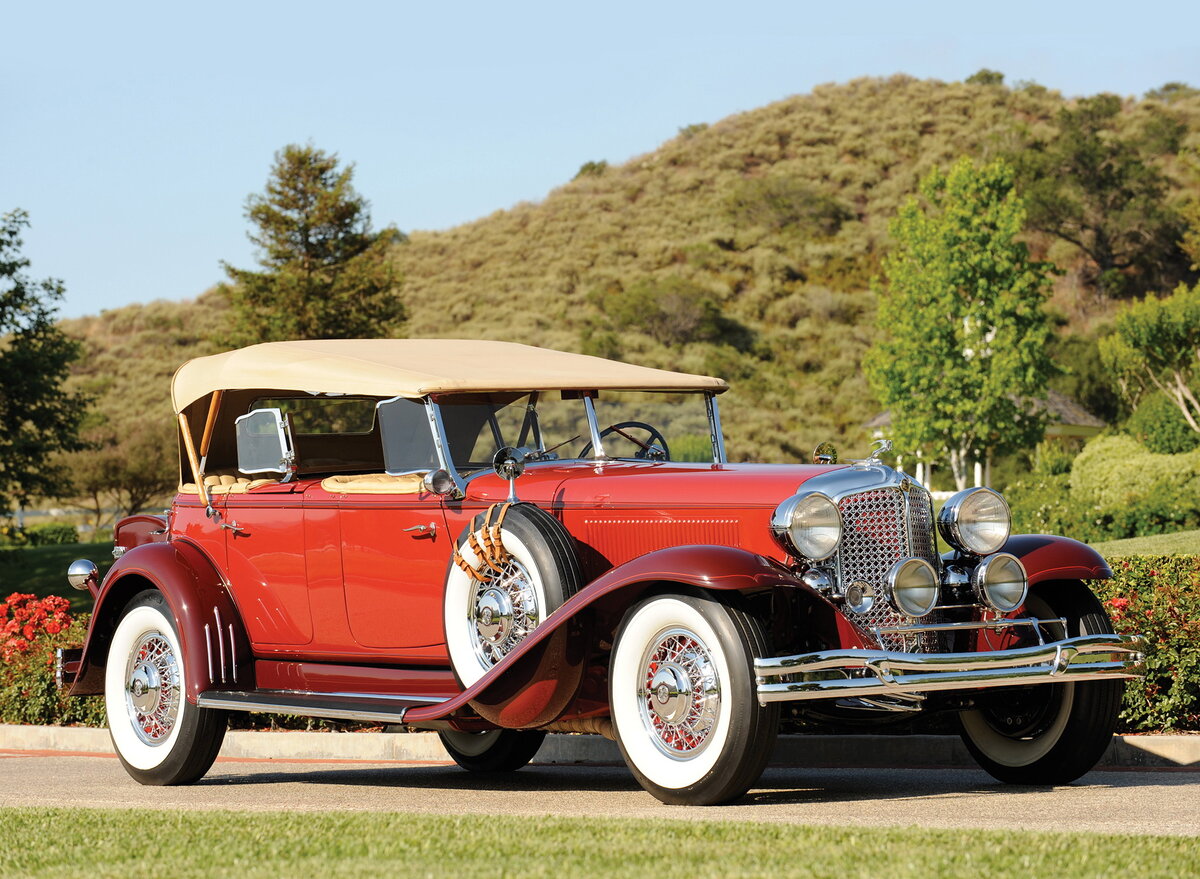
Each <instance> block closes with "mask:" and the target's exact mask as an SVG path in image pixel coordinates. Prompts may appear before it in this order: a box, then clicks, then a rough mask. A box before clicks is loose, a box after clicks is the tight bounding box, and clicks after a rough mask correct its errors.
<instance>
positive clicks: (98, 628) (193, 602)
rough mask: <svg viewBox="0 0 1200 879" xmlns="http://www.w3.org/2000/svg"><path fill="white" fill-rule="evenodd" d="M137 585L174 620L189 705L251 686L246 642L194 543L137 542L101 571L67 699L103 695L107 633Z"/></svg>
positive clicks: (224, 588)
mask: <svg viewBox="0 0 1200 879" xmlns="http://www.w3.org/2000/svg"><path fill="white" fill-rule="evenodd" d="M145 589H157V590H158V591H159V592H161V593H162V594H163V597H164V598H165V599H166V601H167V605H168V607H170V609H171V613H172V614H173V615H174V617H175V627H176V630H177V631H178V633H179V644H180V647H181V648H182V650H183V661H184V667H185V668H186V669H189V670H190V671H189V674H188V675H187V681H186V687H187V690H186V695H187V698H188V701H189V702H192V703H195V701H196V697H197V696H198V695H199V694H200V693H203V692H205V691H206V690H210V689H214V688H222V687H233V686H234V685H235V684H236V685H237V687H238V688H239V689H243V688H244V689H253V688H254V662H253V658H252V656H251V655H250V641H249V639H248V638H247V637H246V632H245V629H244V627H243V626H242V618H241V615H240V614H239V613H238V610H237V607H236V606H235V605H234V603H233V600H232V598H230V595H229V590H228V588H227V585H226V584H225V582H224V581H223V580H222V578H221V575H220V574H219V573H218V571H217V568H216V567H215V566H214V565H213V563H212V561H211V560H210V559H209V558H208V556H207V555H205V553H204V552H203V551H202V550H201V549H200V548H198V547H197V546H195V545H194V544H192V543H189V542H187V541H185V540H178V539H176V540H172V541H170V542H169V543H145V544H142V545H140V546H137V547H135V548H133V549H131V550H129V551H128V552H127V553H125V555H123V556H122V557H121V558H120V559H118V560H117V562H116V563H115V564H114V565H113V566H112V568H111V569H110V570H109V572H108V575H107V576H106V577H105V578H104V582H103V583H102V584H101V585H100V591H99V594H98V595H97V597H96V606H95V609H94V610H93V612H92V619H91V622H90V623H89V625H88V632H87V638H86V639H85V641H84V644H83V657H82V659H81V660H80V665H79V674H78V676H77V677H76V679H75V683H74V684H73V685H72V686H71V695H72V696H87V695H94V694H99V693H103V692H104V666H105V663H106V661H107V659H108V645H109V643H110V642H111V640H112V635H113V632H114V631H115V630H116V628H117V623H118V621H119V620H120V618H121V614H122V612H123V611H124V610H125V607H126V605H128V603H129V601H130V599H131V598H133V596H135V595H137V594H138V593H139V592H142V591H143V590H145Z"/></svg>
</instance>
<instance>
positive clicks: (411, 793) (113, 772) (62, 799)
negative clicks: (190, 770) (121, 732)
mask: <svg viewBox="0 0 1200 879" xmlns="http://www.w3.org/2000/svg"><path fill="white" fill-rule="evenodd" d="M2 806H67V807H95V806H110V807H117V808H123V807H148V808H156V809H245V810H259V811H262V810H293V811H310V810H327V809H345V810H354V811H397V812H429V813H442V814H448V813H463V814H466V813H478V814H525V815H545V814H554V815H564V816H570V815H575V816H581V817H592V816H596V815H611V816H614V817H640V816H646V817H663V818H683V819H692V820H696V819H705V820H714V819H715V820H737V821H747V820H748V821H764V822H779V823H797V824H838V825H843V826H850V825H857V826H862V827H871V826H882V825H919V826H922V827H981V828H1014V829H1026V830H1086V831H1097V832H1105V833H1149V834H1181V835H1192V836H1196V835H1200V772H1197V771H1188V770H1184V771H1170V770H1163V771H1150V772H1093V773H1091V774H1090V775H1087V776H1085V777H1084V778H1083V780H1082V782H1081V783H1077V784H1075V785H1071V786H1068V787H1060V788H1055V789H1052V790H1042V789H1033V788H1020V787H1009V786H1006V785H1002V784H999V783H998V782H995V781H993V780H992V779H991V778H990V777H989V776H987V775H985V774H984V773H982V772H979V771H975V770H961V769H936V770H929V769H794V768H773V769H770V770H768V771H767V773H766V775H765V776H764V777H763V779H762V781H761V782H760V785H759V787H758V788H756V789H755V790H753V791H751V792H750V794H749V795H748V796H747V797H746V799H745V800H743V801H742V802H740V803H738V804H737V805H733V806H725V807H719V808H708V809H689V808H682V807H671V806H664V805H662V804H661V803H659V802H658V801H657V800H655V799H653V798H652V797H651V796H650V795H649V794H647V793H645V792H644V791H642V790H641V789H640V788H638V787H637V785H636V784H635V783H634V781H633V779H632V777H631V776H630V775H629V773H628V772H627V771H626V770H625V768H624V767H623V766H530V767H527V768H525V769H523V770H521V771H520V772H517V773H514V774H512V775H509V776H506V777H504V778H502V779H499V780H496V779H481V778H479V777H474V776H471V775H469V774H467V773H465V772H463V771H462V770H460V769H458V768H457V767H455V766H453V765H444V764H431V763H350V762H342V763H333V762H307V763H305V762H278V761H250V760H230V759H224V758H223V759H221V760H218V761H217V763H216V765H215V766H214V767H213V768H212V770H210V772H209V774H208V775H207V776H206V777H205V778H204V779H203V780H202V781H201V782H200V783H199V784H196V785H193V786H191V787H175V788H155V787H142V786H140V785H138V784H136V783H134V782H133V781H132V780H131V779H130V778H129V777H128V776H127V775H126V774H125V772H124V770H123V769H122V768H121V766H120V764H119V763H118V762H117V760H116V759H115V758H114V757H100V756H79V755H66V754H50V753H47V752H30V751H0V807H2Z"/></svg>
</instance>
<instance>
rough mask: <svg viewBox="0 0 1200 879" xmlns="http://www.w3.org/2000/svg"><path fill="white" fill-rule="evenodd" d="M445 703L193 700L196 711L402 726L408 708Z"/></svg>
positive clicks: (270, 693) (256, 693) (280, 694)
mask: <svg viewBox="0 0 1200 879" xmlns="http://www.w3.org/2000/svg"><path fill="white" fill-rule="evenodd" d="M445 701H446V700H445V699H444V698H442V697H440V696H383V695H378V694H363V693H296V692H292V691H289V690H251V691H248V692H229V691H225V690H214V691H211V692H208V693H201V694H200V695H199V697H197V699H196V704H197V705H198V706H199V707H200V708H219V709H222V710H224V711H265V712H269V713H271V714H294V715H297V716H299V717H322V718H326V719H329V720H355V721H363V722H368V723H403V722H404V712H406V711H407V710H408V709H410V708H416V707H418V706H425V705H434V704H437V703H439V702H445Z"/></svg>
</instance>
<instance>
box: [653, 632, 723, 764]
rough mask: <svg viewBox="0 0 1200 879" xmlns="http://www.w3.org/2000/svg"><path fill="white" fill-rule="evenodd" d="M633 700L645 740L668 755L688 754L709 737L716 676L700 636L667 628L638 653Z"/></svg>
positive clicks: (717, 695) (717, 704) (717, 701)
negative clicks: (639, 680) (638, 676)
mask: <svg viewBox="0 0 1200 879" xmlns="http://www.w3.org/2000/svg"><path fill="white" fill-rule="evenodd" d="M640 667H641V668H642V686H641V687H640V688H639V689H638V697H639V698H638V704H639V707H640V710H641V716H642V725H643V727H645V729H646V732H647V733H648V734H649V735H650V739H651V741H653V742H654V744H655V745H656V746H657V747H658V749H659V750H660V751H662V752H663V753H665V754H666V755H667V756H669V757H675V758H678V759H683V758H688V757H694V756H696V755H697V754H699V753H700V752H701V751H703V750H704V749H705V748H706V747H707V746H708V744H709V742H710V741H711V739H712V732H713V730H714V729H716V725H717V718H718V717H719V716H720V713H721V682H720V678H719V676H718V674H717V667H716V664H715V663H714V662H713V660H712V656H711V655H710V654H709V652H708V649H707V648H706V647H705V646H704V642H703V641H701V640H700V638H699V636H697V635H696V634H695V633H694V632H690V631H688V630H687V629H681V628H679V629H667V630H666V631H664V632H662V633H660V634H659V635H657V636H655V637H654V638H653V639H651V642H650V646H649V647H648V648H647V650H646V652H645V653H644V654H643V656H642V664H641V666H640Z"/></svg>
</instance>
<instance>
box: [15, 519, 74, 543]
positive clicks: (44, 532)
mask: <svg viewBox="0 0 1200 879" xmlns="http://www.w3.org/2000/svg"><path fill="white" fill-rule="evenodd" d="M25 535H26V537H28V538H29V545H30V546H65V545H68V544H72V543H78V542H79V531H78V530H76V528H75V526H74V525H71V524H69V523H67V522H46V523H44V524H42V525H30V526H29V527H28V528H26V529H25Z"/></svg>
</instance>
